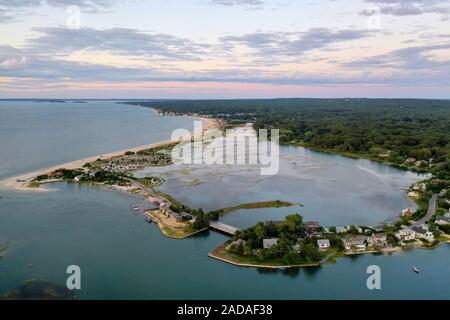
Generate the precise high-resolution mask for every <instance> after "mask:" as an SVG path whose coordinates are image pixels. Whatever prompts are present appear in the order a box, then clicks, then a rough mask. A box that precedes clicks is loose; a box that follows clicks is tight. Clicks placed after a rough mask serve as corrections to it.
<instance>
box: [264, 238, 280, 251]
mask: <svg viewBox="0 0 450 320" xmlns="http://www.w3.org/2000/svg"><path fill="white" fill-rule="evenodd" d="M279 240H280V239H278V238H273V239H263V248H264V249H270V248H272V247H274V246H276V245H277V244H278V241H279Z"/></svg>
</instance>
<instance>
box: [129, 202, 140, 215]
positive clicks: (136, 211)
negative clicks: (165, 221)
mask: <svg viewBox="0 0 450 320" xmlns="http://www.w3.org/2000/svg"><path fill="white" fill-rule="evenodd" d="M131 209H133V212H134V213H139V212H140V211H141V208H140V207H139V206H138V205H136V204H133V205H131Z"/></svg>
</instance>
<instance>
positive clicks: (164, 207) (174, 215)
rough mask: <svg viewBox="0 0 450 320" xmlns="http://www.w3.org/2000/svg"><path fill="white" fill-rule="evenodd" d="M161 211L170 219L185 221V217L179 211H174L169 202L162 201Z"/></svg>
mask: <svg viewBox="0 0 450 320" xmlns="http://www.w3.org/2000/svg"><path fill="white" fill-rule="evenodd" d="M159 211H160V212H161V213H162V214H163V215H165V216H166V217H167V218H169V219H172V220H175V221H177V222H181V221H183V217H182V216H181V215H180V214H179V213H177V212H174V211H172V209H170V205H169V204H168V203H167V202H162V203H161V204H160V205H159Z"/></svg>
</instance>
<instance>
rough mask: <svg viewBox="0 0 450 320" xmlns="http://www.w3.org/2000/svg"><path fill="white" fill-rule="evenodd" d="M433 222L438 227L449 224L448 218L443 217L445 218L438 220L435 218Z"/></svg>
mask: <svg viewBox="0 0 450 320" xmlns="http://www.w3.org/2000/svg"><path fill="white" fill-rule="evenodd" d="M435 222H436V224H437V225H439V226H446V225H448V224H450V217H445V216H444V217H439V218H436V221H435Z"/></svg>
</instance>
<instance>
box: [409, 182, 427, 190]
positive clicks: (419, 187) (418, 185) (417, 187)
mask: <svg viewBox="0 0 450 320" xmlns="http://www.w3.org/2000/svg"><path fill="white" fill-rule="evenodd" d="M412 188H413V190H415V191H425V190H427V185H426V184H425V183H423V182H418V183H416V184H414V185H413V187H412Z"/></svg>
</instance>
